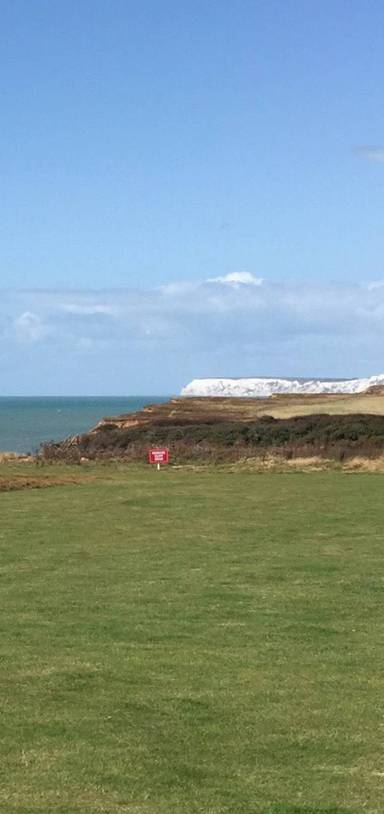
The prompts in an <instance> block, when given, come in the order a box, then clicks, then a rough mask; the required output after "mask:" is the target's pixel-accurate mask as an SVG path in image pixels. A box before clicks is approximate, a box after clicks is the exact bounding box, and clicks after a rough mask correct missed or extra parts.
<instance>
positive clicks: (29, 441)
mask: <svg viewBox="0 0 384 814" xmlns="http://www.w3.org/2000/svg"><path fill="white" fill-rule="evenodd" d="M168 398H169V396H140V395H139V396H0V451H1V452H17V453H19V454H28V453H34V452H36V451H37V450H38V449H39V447H40V445H41V444H42V443H44V442H45V441H60V440H62V439H63V438H66V437H67V436H69V435H77V434H78V433H81V432H86V431H87V430H89V429H90V428H91V427H93V426H94V425H95V424H97V422H98V421H100V420H101V419H102V418H105V417H108V416H114V415H120V414H121V413H132V412H135V411H136V410H141V409H142V408H143V407H145V405H147V404H155V403H159V402H164V401H168Z"/></svg>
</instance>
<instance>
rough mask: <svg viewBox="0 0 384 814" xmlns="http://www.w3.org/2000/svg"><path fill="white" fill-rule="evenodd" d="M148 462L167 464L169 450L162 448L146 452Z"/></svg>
mask: <svg viewBox="0 0 384 814" xmlns="http://www.w3.org/2000/svg"><path fill="white" fill-rule="evenodd" d="M148 460H149V463H150V464H167V463H169V449H167V448H166V447H162V448H159V449H150V450H149V452H148Z"/></svg>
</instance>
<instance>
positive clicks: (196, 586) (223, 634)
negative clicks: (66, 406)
mask: <svg viewBox="0 0 384 814" xmlns="http://www.w3.org/2000/svg"><path fill="white" fill-rule="evenodd" d="M21 469H22V468H20V467H18V468H17V471H18V472H19V473H20V471H21ZM2 471H3V470H2ZM4 471H5V470H4ZM28 471H29V470H28ZM52 471H53V472H54V470H52ZM76 471H77V472H78V469H77V470H76ZM94 472H100V480H94V481H88V482H85V483H84V484H83V485H68V486H61V487H53V488H51V489H42V490H30V491H19V492H9V493H3V494H1V495H0V501H1V529H0V543H1V585H2V616H1V627H2V630H1V634H2V635H1V662H0V679H1V707H2V716H1V720H2V725H1V730H0V750H1V772H2V780H1V786H0V810H1V811H4V812H7V814H8V812H9V814H13V813H14V812H18V814H37V813H39V814H43V813H44V814H48V812H49V814H51V812H52V814H53V813H54V812H55V814H56V812H61V814H74V812H77V813H78V814H80V812H81V814H91V813H92V814H96V812H108V814H116V813H117V812H119V813H120V812H129V814H170V813H171V812H172V814H192V812H193V814H197V812H199V814H223V813H224V812H226V814H229V813H231V814H232V813H235V812H236V814H241V813H242V812H246V814H251V812H252V813H253V812H264V813H266V812H274V814H294V812H302V814H314V813H315V812H322V814H325V813H326V814H331V813H332V814H336V812H338V814H341V812H344V811H353V812H362V811H363V810H364V811H369V812H381V811H383V809H384V776H383V773H384V765H383V757H382V717H383V693H382V685H383V682H382V644H383V636H384V621H383V613H382V598H383V577H384V573H383V532H382V529H383V521H384V504H383V500H382V494H383V478H382V476H374V475H372V476H369V475H353V476H348V475H343V474H338V473H325V474H324V473H315V474H312V475H310V476H308V475H307V476H306V475H301V474H291V475H257V474H252V473H237V474H230V473H226V472H225V471H222V472H213V471H209V470H207V471H204V472H192V473H190V472H187V471H177V472H176V471H171V470H168V471H162V472H161V473H160V474H158V473H157V472H156V471H154V470H149V469H147V468H144V467H143V468H140V467H138V468H126V469H124V468H116V469H112V467H111V468H102V467H100V468H99V469H97V470H94ZM44 476H46V475H44Z"/></svg>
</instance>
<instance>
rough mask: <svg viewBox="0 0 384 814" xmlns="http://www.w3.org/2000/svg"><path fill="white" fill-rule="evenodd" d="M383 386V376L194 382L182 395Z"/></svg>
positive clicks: (354, 389)
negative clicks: (344, 378)
mask: <svg viewBox="0 0 384 814" xmlns="http://www.w3.org/2000/svg"><path fill="white" fill-rule="evenodd" d="M377 385H384V373H380V374H378V375H377V376H370V377H369V378H366V379H348V380H336V381H328V380H322V379H272V378H249V379H248V378H244V379H193V381H192V382H190V383H189V384H187V385H186V386H185V387H183V389H182V391H181V395H182V396H248V397H254V398H266V397H267V396H272V395H274V394H275V393H296V394H300V393H363V392H364V390H367V389H368V388H369V387H374V386H377Z"/></svg>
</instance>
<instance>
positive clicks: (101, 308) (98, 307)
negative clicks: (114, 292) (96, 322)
mask: <svg viewBox="0 0 384 814" xmlns="http://www.w3.org/2000/svg"><path fill="white" fill-rule="evenodd" d="M61 307H62V310H63V311H65V312H66V313H68V314H79V315H80V316H94V315H95V314H105V315H106V316H115V315H116V313H117V308H116V307H113V306H111V305H102V304H98V303H89V304H87V303H79V302H70V303H64V304H63V305H62V306H61Z"/></svg>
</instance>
